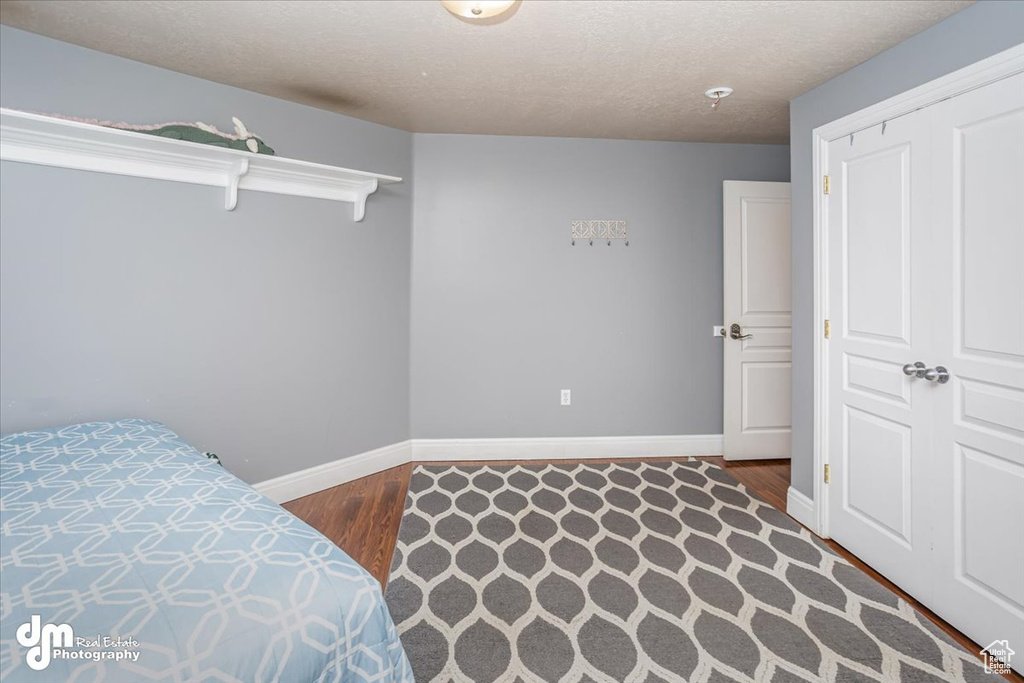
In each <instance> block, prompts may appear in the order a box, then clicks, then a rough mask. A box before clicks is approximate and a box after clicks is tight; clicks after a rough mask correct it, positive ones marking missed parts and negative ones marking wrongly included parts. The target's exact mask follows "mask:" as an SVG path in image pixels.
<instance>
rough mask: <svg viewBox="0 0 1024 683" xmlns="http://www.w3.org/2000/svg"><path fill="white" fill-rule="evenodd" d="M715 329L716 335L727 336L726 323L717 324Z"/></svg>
mask: <svg viewBox="0 0 1024 683" xmlns="http://www.w3.org/2000/svg"><path fill="white" fill-rule="evenodd" d="M713 329H714V336H716V337H724V336H725V325H715V327H714V328H713Z"/></svg>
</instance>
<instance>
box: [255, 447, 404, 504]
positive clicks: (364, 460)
mask: <svg viewBox="0 0 1024 683" xmlns="http://www.w3.org/2000/svg"><path fill="white" fill-rule="evenodd" d="M411 460H412V447H411V442H410V441H400V442H399V443H394V444H391V445H390V446H384V447H382V448H375V449H373V450H372V451H366V452H365V453H360V454H358V455H353V456H351V457H348V458H342V459H340V460H335V461H333V462H328V463H324V464H323V465H317V466H315V467H310V468H308V469H304V470H299V471H298V472H292V473H291V474H285V475H283V476H280V477H277V478H275V479H268V480H267V481H263V482H260V483H259V484H255V485H253V488H255V489H256V490H257V491H259V492H260V493H262V494H263V495H265V496H266V497H268V498H270V499H271V500H272V501H274V502H275V503H286V502H288V501H290V500H295V499H296V498H302V497H303V496H308V495H309V494H311V493H316V492H317V491H323V490H325V489H329V488H332V487H334V486H337V485H338V484H344V483H345V482H348V481H353V480H355V479H360V478H362V477H366V476H369V475H371V474H376V473H377V472H381V471H383V470H386V469H390V468H392V467H397V466H399V465H404V464H405V463H407V462H410V461H411Z"/></svg>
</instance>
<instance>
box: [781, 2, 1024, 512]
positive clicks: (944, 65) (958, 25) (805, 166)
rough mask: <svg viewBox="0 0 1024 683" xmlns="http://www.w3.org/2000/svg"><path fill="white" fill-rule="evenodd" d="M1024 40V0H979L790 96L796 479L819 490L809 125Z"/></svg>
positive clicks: (808, 489) (797, 485) (809, 492)
mask: <svg viewBox="0 0 1024 683" xmlns="http://www.w3.org/2000/svg"><path fill="white" fill-rule="evenodd" d="M1022 42H1024V2H979V3H977V4H976V5H972V6H970V7H968V8H967V9H964V10H962V11H960V12H958V13H956V14H954V15H953V16H951V17H950V18H949V19H946V20H945V21H943V22H941V23H939V24H936V25H935V26H933V27H931V28H929V29H928V30H926V31H923V32H921V33H919V34H917V35H916V36H914V37H913V38H910V39H909V40H906V41H904V42H903V43H900V44H899V45H897V46H895V47H893V48H891V49H889V50H887V51H886V52H883V53H882V54H880V55H878V56H877V57H874V58H873V59H870V60H868V61H866V62H864V63H863V64H861V65H859V66H857V67H855V68H853V69H851V70H850V71H847V72H846V73H844V74H842V75H840V76H837V77H836V78H833V79H832V80H830V81H828V82H827V83H825V84H823V85H821V86H819V87H818V88H815V89H814V90H811V91H810V92H807V93H805V94H803V95H801V96H800V97H798V98H796V99H795V100H793V101H792V102H791V103H790V108H789V112H790V124H789V126H790V145H791V147H790V154H791V157H792V167H793V232H792V239H793V463H792V467H793V469H792V473H793V474H792V483H793V486H794V487H795V488H797V489H798V490H800V491H801V492H803V493H804V494H806V495H808V496H811V495H812V494H813V477H814V472H813V429H812V418H813V414H812V409H813V402H814V386H813V380H814V367H813V353H814V351H813V343H814V337H813V335H814V334H817V333H818V331H817V330H816V329H814V319H813V318H814V309H813V305H814V294H813V286H814V281H813V258H812V232H811V230H812V222H813V221H812V202H813V196H812V192H814V191H815V190H816V188H817V187H818V183H817V181H816V180H814V179H812V178H811V164H812V159H811V132H812V131H813V129H814V128H815V127H817V126H820V125H822V124H825V123H828V122H830V121H834V120H836V119H838V118H840V117H842V116H845V115H846V114H850V113H853V112H855V111H859V110H861V109H863V108H865V107H868V106H870V105H872V104H875V103H876V102H880V101H882V100H884V99H886V98H888V97H892V96H893V95H897V94H899V93H901V92H904V91H905V90H909V89H911V88H913V87H916V86H918V85H921V84H923V83H927V82H928V81H930V80H933V79H935V78H938V77H939V76H942V75H944V74H947V73H949V72H951V71H955V70H957V69H959V68H962V67H965V66H967V65H969V64H972V63H974V62H976V61H978V60H980V59H984V58H985V57H989V56H991V55H993V54H996V53H997V52H1000V51H1002V50H1005V49H1007V48H1010V47H1013V46H1014V45H1017V44H1019V43H1022Z"/></svg>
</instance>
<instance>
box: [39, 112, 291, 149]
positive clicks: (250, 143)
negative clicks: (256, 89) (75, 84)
mask: <svg viewBox="0 0 1024 683" xmlns="http://www.w3.org/2000/svg"><path fill="white" fill-rule="evenodd" d="M47 116H50V117H53V118H55V119H64V120H66V121H77V122H79V123H88V124H90V125H93V126H103V127H104V128H116V129H118V130H127V131H131V132H133V133H144V134H146V135H157V136H159V137H164V138H172V139H174V140H186V141H188V142H198V143H200V144H203V145H213V146H215V147H227V148H228V149H237V150H241V151H244V152H252V153H253V154H269V155H273V154H274V150H273V149H271V148H270V147H268V146H267V144H266V143H265V142H263V140H262V139H261V138H260V137H259V136H258V135H253V134H252V133H250V132H249V130H248V129H247V128H246V127H245V124H244V123H242V122H241V121H240V120H239V119H238V118H235V117H232V119H231V120H232V122H234V124H235V132H234V134H231V133H224V132H222V131H220V130H217V127H216V126H211V125H209V124H208V123H202V122H197V123H159V124H156V125H137V124H132V123H116V122H114V121H98V120H96V119H80V118H77V117H74V116H61V115H60V114H47Z"/></svg>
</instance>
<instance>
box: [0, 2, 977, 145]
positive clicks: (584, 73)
mask: <svg viewBox="0 0 1024 683" xmlns="http://www.w3.org/2000/svg"><path fill="white" fill-rule="evenodd" d="M968 4H970V2H963V1H924V0H922V1H919V2H872V1H863V2H857V1H855V2H845V1H842V2H809V1H804V2H754V1H747V2H680V1H671V0H666V1H655V0H646V1H634V2H625V1H622V2H619V1H611V0H601V1H577V2H556V1H550V0H522V2H521V3H519V4H518V5H516V7H515V9H514V10H513V11H512V12H510V13H509V14H506V15H503V16H502V17H499V18H498V19H499V21H495V20H489V21H488V23H485V24H483V25H481V24H474V23H471V22H469V21H466V20H462V19H459V18H456V17H455V16H453V15H451V14H449V13H448V12H447V11H446V10H445V9H444V8H443V7H442V6H441V4H440V3H439V2H435V1H433V0H384V1H374V0H362V1H356V2H304V1H274V0H264V1H263V2H204V1H200V2H191V1H173V2H172V1H158V0H138V1H136V2H117V1H113V2H108V1H102V2H93V1H83V0H74V1H70V2H65V1H53V0H49V1H23V0H4V1H3V2H0V21H2V22H3V23H4V24H8V25H11V26H15V27H18V28H23V29H26V30H29V31H33V32H35V33H41V34H43V35H47V36H51V37H53V38H57V39H60V40H64V41H67V42H70V43H76V44H78V45H84V46H86V47H90V48H94V49H97V50H101V51H103V52H109V53H111V54H116V55H121V56H123V57H128V58H130V59H135V60H138V61H141V62H146V63H149V64H155V65H157V66H161V67H165V68H168V69H172V70H174V71H180V72H182V73H187V74H192V75H194V76H199V77H202V78H206V79H209V80H212V81H218V82H220V83H228V84H230V85H234V86H238V87H240V88H245V89H247V90H254V91H257V92H262V93H266V94H268V95H274V96H276V97H281V98H284V99H288V100H294V101H296V102H302V103H304V104H309V105H312V106H314V107H320V108H322V109H329V110H332V111H337V112H341V113H343V114H348V115H351V116H356V117H359V118H362V119H368V120H370V121H376V122H379V123H383V124H387V125H389V126H395V127H397V128H404V129H406V130H411V131H417V132H430V133H488V134H501V135H557V136H571V137H597V138H634V139H646V140H703V141H714V142H766V143H768V142H771V143H784V142H786V141H787V140H788V137H789V100H790V99H792V98H794V97H795V96H797V95H800V94H801V93H803V92H806V91H807V90H810V89H811V88H813V87H815V86H817V85H819V84H820V83H822V82H824V81H826V80H828V79H829V78H831V77H833V76H836V75H838V74H840V73H842V72H844V71H846V70H847V69H849V68H851V67H853V66H855V65H857V64H859V63H860V62H862V61H864V60H866V59H868V58H870V57H872V56H874V55H876V54H878V53H879V52H881V51H883V50H885V49H886V48H888V47H890V46H892V45H895V44H896V43H899V42H900V41H902V40H904V39H906V38H908V37H909V36H911V35H913V34H915V33H918V32H919V31H921V30H923V29H925V28H927V27H928V26H930V25H932V24H934V23H936V22H938V21H940V20H942V19H943V18H945V17H947V16H949V15H950V14H953V13H954V12H956V11H958V10H959V9H962V8H963V7H965V6H966V5H968ZM715 85H728V86H731V87H733V88H735V90H736V92H735V94H734V95H733V96H732V97H730V98H728V99H727V100H725V101H723V103H722V105H721V107H720V108H719V110H718V111H712V110H711V108H710V106H709V101H708V100H707V99H706V98H705V97H704V91H705V90H707V89H708V88H709V87H711V86H715ZM242 115H243V116H244V112H243V113H242ZM196 117H197V118H200V119H201V118H202V112H196Z"/></svg>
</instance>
